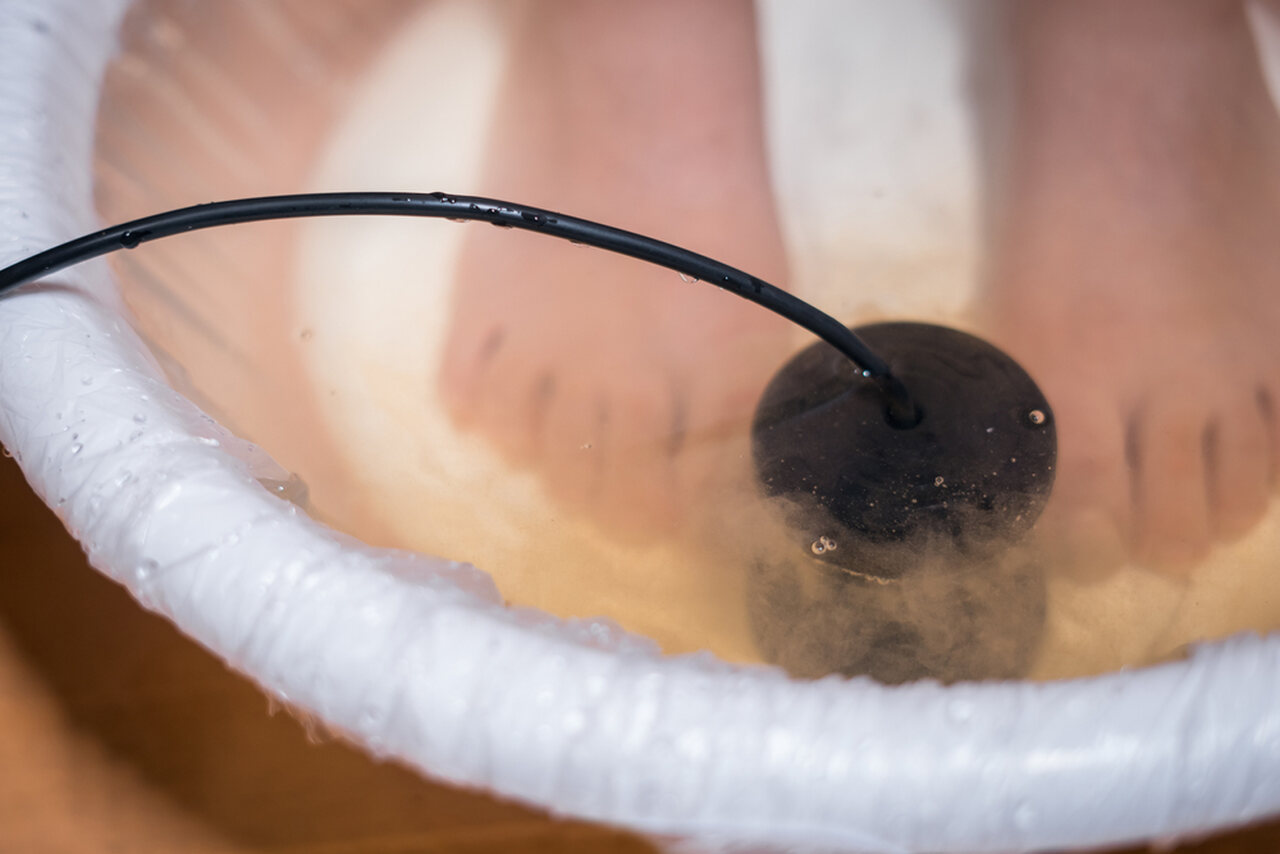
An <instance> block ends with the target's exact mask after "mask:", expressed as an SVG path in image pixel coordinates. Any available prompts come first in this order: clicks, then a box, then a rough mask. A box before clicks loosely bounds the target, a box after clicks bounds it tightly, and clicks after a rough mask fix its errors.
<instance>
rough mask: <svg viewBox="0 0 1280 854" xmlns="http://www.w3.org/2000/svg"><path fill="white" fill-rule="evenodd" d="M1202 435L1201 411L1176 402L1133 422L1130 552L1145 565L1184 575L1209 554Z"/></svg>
mask: <svg viewBox="0 0 1280 854" xmlns="http://www.w3.org/2000/svg"><path fill="white" fill-rule="evenodd" d="M1206 435H1207V427H1206V423H1205V419H1204V416H1203V414H1202V413H1200V412H1199V411H1198V410H1188V409H1187V408H1186V407H1184V406H1179V405H1167V406H1151V407H1148V408H1147V409H1146V410H1145V411H1143V412H1142V413H1141V414H1140V415H1139V417H1138V419H1137V420H1136V421H1135V424H1134V429H1133V447H1132V453H1133V456H1134V463H1135V469H1134V483H1135V509H1136V513H1137V518H1136V520H1135V522H1136V525H1135V528H1136V531H1135V533H1136V539H1135V546H1136V549H1135V553H1136V555H1137V556H1138V558H1139V560H1141V561H1142V562H1143V563H1145V564H1148V565H1151V566H1158V567H1161V568H1163V569H1166V570H1169V571H1172V572H1175V573H1184V572H1186V571H1188V570H1189V568H1190V567H1191V566H1192V565H1193V564H1194V563H1195V562H1196V561H1198V560H1200V559H1201V558H1203V557H1204V555H1205V554H1206V553H1207V552H1208V549H1209V543H1210V529H1209V519H1210V513H1209V499H1208V481H1207V478H1206V475H1207V472H1206V466H1205V438H1206Z"/></svg>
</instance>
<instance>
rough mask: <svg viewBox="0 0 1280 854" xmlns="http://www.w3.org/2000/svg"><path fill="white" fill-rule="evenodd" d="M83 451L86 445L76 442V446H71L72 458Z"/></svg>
mask: <svg viewBox="0 0 1280 854" xmlns="http://www.w3.org/2000/svg"><path fill="white" fill-rule="evenodd" d="M83 450H84V445H82V444H80V443H79V442H76V443H75V444H74V445H72V446H71V454H72V456H75V455H76V454H78V453H80V452H81V451H83Z"/></svg>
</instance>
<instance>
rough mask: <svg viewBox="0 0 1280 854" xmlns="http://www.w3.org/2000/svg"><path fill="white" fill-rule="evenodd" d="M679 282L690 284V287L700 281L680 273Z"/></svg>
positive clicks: (695, 277)
mask: <svg viewBox="0 0 1280 854" xmlns="http://www.w3.org/2000/svg"><path fill="white" fill-rule="evenodd" d="M680 281H682V282H687V283H689V284H691V285H692V284H693V283H694V282H697V281H700V280H699V279H698V277H697V276H690V275H689V274H688V273H681V274H680Z"/></svg>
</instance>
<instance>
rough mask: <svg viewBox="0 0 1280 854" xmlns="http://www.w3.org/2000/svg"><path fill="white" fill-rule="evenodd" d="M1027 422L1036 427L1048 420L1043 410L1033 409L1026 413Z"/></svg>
mask: <svg viewBox="0 0 1280 854" xmlns="http://www.w3.org/2000/svg"><path fill="white" fill-rule="evenodd" d="M1027 420H1028V421H1030V422H1031V423H1032V424H1035V425H1036V426H1037V427H1038V426H1039V425H1041V424H1043V423H1044V422H1046V421H1048V420H1049V416H1047V415H1045V414H1044V410H1043V409H1033V410H1031V411H1030V412H1028V413H1027Z"/></svg>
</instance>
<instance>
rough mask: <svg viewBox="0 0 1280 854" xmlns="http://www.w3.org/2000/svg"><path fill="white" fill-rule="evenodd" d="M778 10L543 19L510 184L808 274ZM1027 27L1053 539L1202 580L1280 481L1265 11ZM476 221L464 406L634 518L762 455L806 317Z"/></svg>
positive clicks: (1013, 239)
mask: <svg viewBox="0 0 1280 854" xmlns="http://www.w3.org/2000/svg"><path fill="white" fill-rule="evenodd" d="M526 13H527V9H526ZM752 15H753V13H752V7H751V4H749V3H743V2H736V0H714V2H704V3H698V4H692V5H689V4H681V3H677V2H672V0H653V2H646V3H593V2H586V0H581V1H580V0H572V2H561V3H557V4H553V5H548V6H544V7H540V8H539V13H538V14H537V15H529V14H526V17H524V18H523V20H522V21H521V22H520V23H519V26H518V27H517V33H518V35H517V37H516V42H515V45H514V48H513V52H514V53H513V57H512V59H511V65H510V71H509V74H508V78H507V82H506V84H505V89H504V93H503V95H502V98H501V102H500V103H499V105H498V109H497V119H496V121H495V126H494V128H493V131H492V133H491V135H490V141H489V151H488V161H487V162H488V167H487V172H486V178H485V181H484V186H483V188H482V189H483V191H484V192H488V193H492V194H494V195H499V196H503V195H505V196H510V197H512V198H518V199H522V200H528V201H530V202H532V203H534V204H539V205H542V206H545V207H551V208H561V209H564V210H566V211H572V212H576V213H580V214H582V215H585V216H589V217H596V218H599V219H602V220H605V221H608V222H611V223H616V224H619V225H622V226H623V227H628V228H632V229H634V230H638V231H642V232H645V233H651V234H654V235H656V236H659V237H665V238H667V239H671V240H673V241H676V242H680V243H682V244H684V245H688V246H691V247H693V248H695V249H698V250H701V251H703V252H705V253H707V254H710V255H713V256H716V257H722V258H724V259H725V260H727V261H729V262H730V263H733V264H735V265H737V266H740V267H743V268H746V269H749V270H752V271H753V272H758V274H760V275H762V276H764V277H765V278H767V279H770V280H771V281H774V282H776V283H779V284H784V285H785V282H786V275H785V271H786V263H785V257H784V253H783V249H782V244H781V240H780V239H779V236H778V226H777V222H776V219H775V214H774V207H773V204H772V199H771V198H770V196H769V190H768V187H769V182H768V175H767V170H766V163H765V154H764V142H763V131H762V122H761V116H760V106H759V105H760V91H759V65H758V58H757V54H756V37H755V27H754V20H753V17H752ZM1007 23H1008V31H1007V35H1008V45H1007V47H1008V53H1009V56H1010V67H1009V68H1008V69H1007V72H1008V74H1007V78H1006V79H1005V80H1004V81H1003V83H1004V85H1005V86H1007V87H1008V89H1009V98H1008V106H1009V108H1010V109H1009V111H1008V115H1007V121H1006V122H1003V123H1002V124H1000V125H999V127H1000V130H999V132H998V133H996V134H994V136H990V137H989V138H988V140H987V143H988V145H989V146H990V147H991V150H992V151H998V152H999V153H1000V157H998V158H993V163H996V167H995V168H994V169H993V172H992V175H991V177H992V181H991V184H990V188H989V189H990V194H989V198H988V201H989V204H990V209H989V215H990V225H991V228H990V236H991V245H990V247H989V250H990V251H989V276H988V281H987V285H986V292H985V294H984V299H983V300H982V311H983V317H982V318H981V320H982V322H983V324H984V325H985V330H986V332H987V334H988V335H989V336H990V337H991V338H992V340H993V341H994V342H995V343H997V344H999V345H1000V346H1002V347H1004V348H1005V349H1007V350H1008V351H1010V352H1011V353H1012V354H1013V355H1014V356H1015V357H1016V358H1018V359H1019V360H1020V361H1021V362H1022V363H1023V364H1024V365H1025V366H1026V367H1027V368H1028V369H1029V370H1030V371H1031V373H1032V374H1033V375H1034V376H1035V377H1036V379H1037V381H1038V382H1039V383H1040V384H1041V386H1042V388H1043V389H1044V391H1045V392H1046V394H1047V396H1048V397H1049V399H1050V401H1051V402H1052V403H1053V405H1054V408H1055V411H1056V413H1057V417H1058V435H1059V437H1060V443H1061V444H1060V458H1059V467H1058V474H1057V485H1056V488H1055V492H1054V496H1053V499H1052V501H1051V503H1050V506H1049V508H1048V510H1047V512H1046V516H1045V518H1044V520H1043V524H1042V529H1043V531H1044V533H1045V535H1046V536H1047V538H1048V539H1049V541H1050V543H1051V548H1052V552H1053V553H1054V554H1058V555H1061V556H1062V557H1063V558H1064V562H1065V563H1067V564H1069V565H1072V566H1075V567H1077V568H1080V569H1081V571H1100V570H1106V569H1108V568H1111V567H1114V566H1116V565H1118V564H1120V563H1121V562H1125V561H1137V562H1139V563H1142V564H1144V565H1147V566H1150V567H1156V568H1159V569H1161V570H1163V571H1167V572H1171V573H1175V574H1177V573H1184V572H1186V571H1187V570H1188V569H1189V568H1190V567H1191V566H1193V565H1194V564H1195V562H1196V561H1198V560H1199V559H1200V558H1202V557H1203V556H1204V555H1205V554H1206V553H1207V551H1208V550H1209V549H1210V547H1211V546H1212V545H1213V543H1215V542H1219V541H1225V540H1229V539H1232V538H1234V537H1237V536H1239V535H1241V534H1242V533H1243V532H1245V531H1247V530H1248V529H1249V528H1250V527H1251V526H1252V525H1253V524H1254V523H1255V522H1256V521H1257V520H1258V519H1259V518H1260V516H1261V515H1262V513H1263V512H1264V510H1265V509H1266V506H1267V503H1268V501H1269V499H1270V496H1271V492H1272V487H1273V483H1274V480H1275V473H1276V466H1277V463H1276V458H1277V454H1276V447H1277V446H1280V432H1278V430H1277V424H1276V418H1275V417H1274V412H1273V410H1274V407H1275V405H1276V402H1277V401H1280V360H1277V358H1276V357H1277V355H1278V352H1277V351H1278V350H1280V346H1278V345H1277V344H1276V333H1277V332H1278V331H1280V301H1278V300H1275V299H1271V298H1268V291H1269V289H1271V288H1273V287H1274V285H1273V284H1272V281H1271V280H1272V278H1273V277H1274V276H1275V275H1276V272H1277V271H1280V240H1278V239H1276V236H1275V229H1274V226H1273V224H1274V223H1276V222H1277V221H1278V219H1280V162H1277V160H1278V159H1280V123H1278V121H1280V120H1278V119H1277V116H1276V111H1275V108H1274V106H1273V105H1272V103H1271V100H1270V98H1269V97H1268V94H1267V91H1266V88H1265V85H1264V82H1263V78H1262V75H1261V71H1260V68H1259V64H1258V60H1257V56H1256V51H1255V49H1254V46H1253V44H1252V41H1251V38H1250V33H1249V31H1248V28H1247V24H1246V20H1245V17H1244V10H1243V7H1242V5H1241V4H1240V3H1239V2H1234V0H1232V2H1225V0H1197V2H1175V3H1170V2H1165V0H1130V2H1126V3H1114V2H1108V0H1042V2H1036V3H1014V4H1011V5H1010V6H1009V11H1008V19H1007ZM997 161H998V162H997ZM472 232H473V233H472V234H470V235H469V236H468V238H467V244H466V246H465V247H464V250H463V253H462V258H461V262H460V267H459V270H458V281H457V285H456V291H455V297H454V309H453V310H454V318H453V323H452V332H451V336H450V340H449V342H448V346H447V350H446V356H445V365H444V368H443V371H442V374H441V378H440V388H441V391H442V394H443V396H444V399H445V401H446V403H447V404H448V406H449V407H450V411H451V412H452V414H453V415H454V417H455V419H456V420H457V422H458V423H459V424H460V425H462V426H464V427H466V428H468V429H472V430H475V431H477V432H478V433H480V434H481V435H483V436H485V437H487V438H488V439H489V440H490V441H492V442H493V443H494V444H495V445H496V446H497V447H498V448H499V449H500V450H502V451H503V452H504V453H505V454H506V455H507V456H508V457H509V459H511V460H512V461H513V462H515V463H517V464H519V465H523V466H526V467H528V468H530V469H532V470H534V471H536V472H539V473H540V474H542V475H543V476H544V479H545V481H546V483H547V484H548V488H549V489H550V490H551V491H552V492H553V494H555V495H556V496H557V497H559V498H561V499H562V500H565V501H567V502H568V503H570V504H572V505H575V506H577V507H580V508H587V509H588V510H589V511H590V512H591V513H592V514H593V515H595V516H596V517H597V518H599V519H601V520H602V522H604V523H607V524H610V525H615V524H622V525H623V526H624V527H629V528H633V529H636V530H640V531H644V532H647V533H648V534H650V535H655V536H656V535H663V534H665V533H667V532H669V531H670V530H672V528H673V527H677V526H679V524H680V523H681V520H682V519H684V518H685V515H686V511H687V510H688V509H689V508H691V507H696V506H697V497H698V496H699V495H703V494H705V490H706V489H707V488H708V484H714V483H715V482H716V481H717V479H721V480H723V479H724V478H725V477H726V475H724V472H725V471H728V470H732V468H733V465H732V461H730V460H725V459H723V458H722V457H718V456H717V454H716V452H715V451H713V450H712V448H713V447H714V446H716V445H717V444H718V443H716V442H714V441H712V440H713V439H714V438H715V437H716V436H720V435H723V433H724V431H725V430H726V429H727V428H728V427H729V426H730V425H734V424H737V425H741V424H742V422H743V419H744V418H745V417H747V413H749V412H750V410H751V408H752V407H753V406H754V402H755V400H756V399H757V397H758V395H759V392H760V390H761V388H762V387H763V383H764V382H765V381H767V379H768V377H769V376H770V375H771V373H772V372H773V370H774V369H775V368H776V366H777V365H778V364H780V362H781V359H782V357H783V355H784V354H785V352H786V350H787V347H786V341H785V337H786V331H785V329H784V328H783V327H781V326H779V325H777V324H776V322H774V321H772V320H771V319H770V318H768V317H767V316H766V315H765V314H764V313H762V312H760V311H759V310H758V309H756V308H754V307H752V306H749V305H746V304H742V303H739V302H738V301H736V300H734V299H732V298H729V297H725V296H723V295H721V294H718V293H716V292H715V291H714V290H713V289H710V288H706V289H702V290H698V289H696V288H691V287H690V286H688V285H683V284H682V283H680V282H678V281H675V277H674V276H669V277H667V278H664V277H662V276H660V275H659V276H657V277H656V278H655V274H654V273H653V271H651V270H646V269H643V268H641V267H638V266H636V265H634V264H632V263H630V262H626V261H621V260H619V259H615V258H612V257H609V256H607V255H605V254H604V253H599V252H589V251H586V250H580V251H576V252H566V251H565V250H564V249H563V248H561V247H557V246H554V245H551V246H549V245H548V244H549V243H551V242H550V241H538V240H537V239H536V238H531V239H528V240H519V241H517V240H515V239H511V236H510V235H507V234H505V233H498V234H495V233H492V232H491V230H486V229H473V230H472ZM588 445H590V449H591V451H592V452H591V453H584V452H583V448H584V447H586V446H588Z"/></svg>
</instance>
